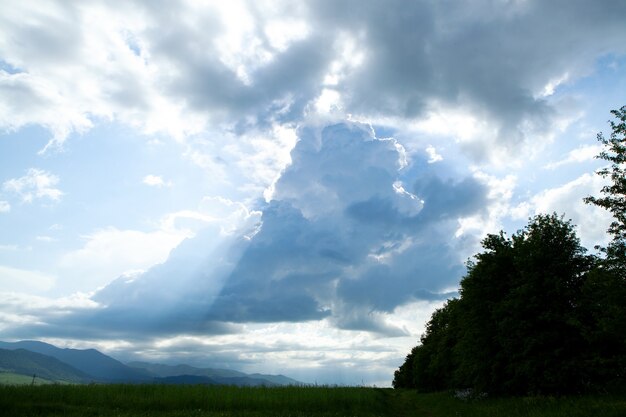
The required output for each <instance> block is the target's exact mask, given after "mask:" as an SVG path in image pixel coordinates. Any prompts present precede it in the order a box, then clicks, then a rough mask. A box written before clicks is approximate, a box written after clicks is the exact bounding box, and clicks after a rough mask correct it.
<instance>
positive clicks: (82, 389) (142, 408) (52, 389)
mask: <svg viewBox="0 0 626 417" xmlns="http://www.w3.org/2000/svg"><path fill="white" fill-rule="evenodd" d="M379 391H380V390H378V391H377V390H373V389H370V390H366V389H360V388H347V387H337V388H330V387H306V388H305V387H281V388H266V387H229V386H220V387H207V386H190V385H186V386H172V385H91V386H86V385H83V386H72V387H67V386H61V385H49V386H41V387H37V386H35V387H16V386H13V387H11V386H4V387H0V413H2V410H4V411H5V412H7V414H6V415H7V416H9V415H10V416H38V415H64V416H73V415H90V416H105V415H121V416H125V415H133V416H143V415H216V416H217V415H251V416H253V415H259V416H261V415H262V416H305V415H307V416H308V415H312V416H315V415H320V416H321V415H324V416H379V415H383V411H384V401H382V398H383V395H382V394H381V393H380V392H379Z"/></svg>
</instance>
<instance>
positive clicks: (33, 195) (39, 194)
mask: <svg viewBox="0 0 626 417" xmlns="http://www.w3.org/2000/svg"><path fill="white" fill-rule="evenodd" d="M58 183H59V177H57V176H56V175H54V174H51V173H49V172H46V171H44V170H41V169H37V168H30V169H29V170H28V171H27V172H26V175H24V176H23V177H19V178H13V179H10V180H7V181H5V182H4V184H3V185H2V188H3V189H4V190H5V191H7V192H13V193H15V194H17V195H19V196H20V197H21V199H22V201H23V202H25V203H31V202H33V200H35V199H48V200H52V201H58V200H60V199H61V197H62V196H63V192H62V191H61V190H60V189H58V188H56V186H57V184H58Z"/></svg>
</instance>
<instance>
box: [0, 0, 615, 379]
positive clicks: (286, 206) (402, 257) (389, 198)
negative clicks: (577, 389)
mask: <svg viewBox="0 0 626 417" xmlns="http://www.w3.org/2000/svg"><path fill="white" fill-rule="evenodd" d="M0 3H4V4H3V5H2V6H1V8H2V10H3V12H2V13H1V14H0V338H1V339H3V340H17V339H25V338H29V339H40V340H46V341H49V342H52V343H56V344H58V345H60V346H72V347H97V348H99V349H101V350H103V351H104V352H106V353H109V354H112V355H113V356H115V357H117V358H120V359H138V358H141V359H145V360H153V361H161V362H168V363H173V362H188V363H191V364H195V365H204V366H213V367H230V368H234V369H238V370H242V371H248V372H272V373H283V374H287V375H290V376H292V377H294V378H298V379H300V380H303V381H307V382H315V381H317V382H319V383H347V384H361V383H364V384H378V385H389V384H390V382H391V379H392V378H393V370H394V369H395V368H396V367H397V366H398V365H399V364H401V363H402V361H403V358H404V356H405V355H406V353H407V352H408V350H409V349H410V348H411V347H412V346H414V345H415V344H416V342H417V339H418V338H419V335H420V333H421V332H422V330H423V326H424V323H425V321H426V320H427V319H428V317H429V315H430V313H431V312H432V311H433V309H434V308H437V307H438V306H440V305H441V303H442V302H443V300H445V299H446V298H448V297H451V296H454V294H455V291H456V290H457V288H458V283H459V280H460V278H461V277H462V276H463V274H464V272H465V268H464V262H465V261H466V260H467V259H468V258H469V257H470V256H472V254H474V253H476V252H477V251H478V250H479V249H480V240H481V239H482V237H484V236H485V234H486V233H490V232H492V233H495V232H498V231H499V230H501V229H504V230H505V231H507V232H508V233H512V232H514V231H515V230H517V229H519V228H520V227H522V226H523V225H524V224H525V223H526V221H527V219H528V217H529V216H532V215H534V214H536V213H546V212H553V211H556V212H558V213H561V214H564V215H565V216H566V217H567V218H571V219H572V220H573V222H574V223H575V224H577V225H578V232H579V236H580V237H581V239H582V242H583V244H584V245H585V246H586V247H588V248H592V247H593V246H594V245H595V244H598V243H602V242H605V241H606V237H605V233H604V231H605V229H606V227H607V224H608V222H609V217H608V216H607V215H606V213H604V212H602V211H601V210H599V209H596V208H594V207H589V206H586V205H585V204H583V202H582V198H583V197H585V196H587V195H590V194H596V195H597V192H598V190H599V188H600V187H601V186H602V181H601V179H599V178H598V177H597V176H596V175H594V171H595V170H596V169H598V168H599V167H601V166H602V162H601V161H598V160H594V156H595V155H596V154H597V153H598V152H599V148H598V145H597V142H596V139H595V135H596V133H597V132H599V131H605V132H606V131H607V127H608V125H607V123H606V122H607V120H608V119H609V118H610V114H609V111H610V110H611V109H614V108H618V107H620V106H622V105H625V104H626V94H625V93H626V42H625V40H626V25H624V18H625V17H626V3H625V2H624V1H623V0H602V1H597V0H551V1H540V0H467V1H449V0H443V1H442V0H419V1H418V0H416V1H410V2H409V1H364V0H359V1H336V0H335V1H323V0H319V1H309V2H306V1H302V2H288V1H275V0H273V1H267V2H263V1H238V0H231V1H228V2H217V1H216V2H203V1H149V2H148V1H145V2H141V1H134V2H133V1H127V2H110V1H90V2H64V1H59V2H54V1H25V0H24V1H20V2H9V1H5V0H1V1H0Z"/></svg>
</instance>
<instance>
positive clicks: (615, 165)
mask: <svg viewBox="0 0 626 417" xmlns="http://www.w3.org/2000/svg"><path fill="white" fill-rule="evenodd" d="M611 113H612V114H613V115H614V116H615V117H616V118H617V121H612V120H610V121H609V124H610V125H611V130H612V132H611V137H610V138H609V139H606V138H605V137H604V135H603V134H602V133H598V141H599V142H600V143H602V144H603V145H604V146H605V150H603V151H602V152H601V153H600V154H599V155H598V158H599V159H604V160H605V161H607V162H610V163H611V166H610V167H605V168H603V169H601V170H599V171H598V172H597V173H598V175H600V176H601V177H602V178H607V177H608V178H610V179H611V182H612V184H610V185H606V186H605V187H603V188H602V193H603V194H604V197H601V198H597V197H587V198H586V199H585V201H586V202H588V203H591V204H595V205H597V206H599V207H602V208H605V209H607V210H609V211H610V212H611V214H613V217H614V221H613V223H611V226H610V227H609V230H608V232H609V233H610V234H611V235H613V238H614V241H615V242H621V243H624V242H626V106H622V108H620V109H619V110H611Z"/></svg>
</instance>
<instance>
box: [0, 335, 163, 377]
mask: <svg viewBox="0 0 626 417" xmlns="http://www.w3.org/2000/svg"><path fill="white" fill-rule="evenodd" d="M0 348H2V349H26V350H28V351H31V352H36V353H39V354H42V355H47V356H51V357H53V358H56V359H58V360H59V361H61V362H63V363H65V364H68V365H70V366H72V367H74V368H76V369H78V370H79V371H81V372H83V373H85V374H87V375H89V376H90V377H91V379H92V380H94V379H95V380H98V381H101V382H149V381H150V380H152V375H150V374H149V373H147V372H145V371H143V370H141V369H136V368H131V367H129V366H126V365H124V364H123V363H122V362H120V361H118V360H115V359H113V358H111V357H110V356H107V355H105V354H103V353H101V352H99V351H97V350H95V349H85V350H81V349H61V348H58V347H56V346H54V345H50V344H48V343H43V342H38V341H32V340H24V341H20V342H0Z"/></svg>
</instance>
